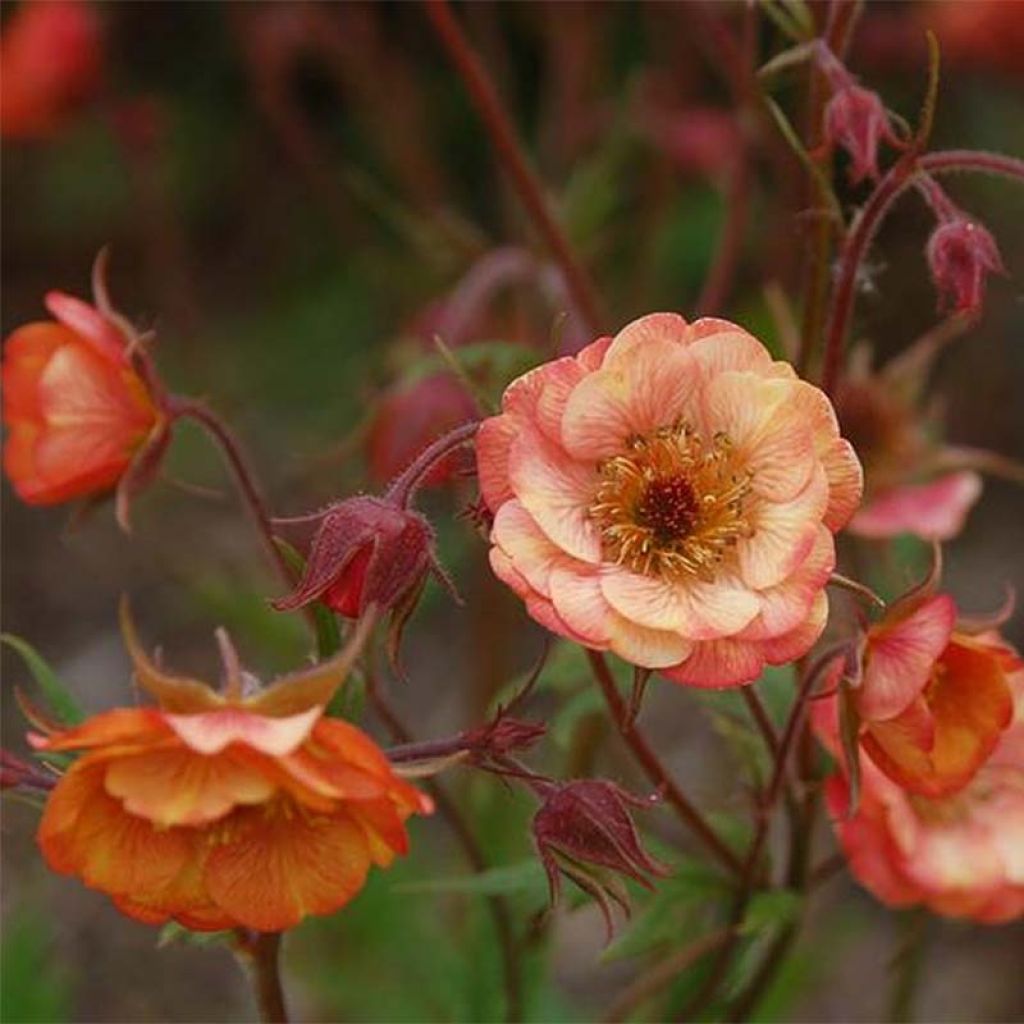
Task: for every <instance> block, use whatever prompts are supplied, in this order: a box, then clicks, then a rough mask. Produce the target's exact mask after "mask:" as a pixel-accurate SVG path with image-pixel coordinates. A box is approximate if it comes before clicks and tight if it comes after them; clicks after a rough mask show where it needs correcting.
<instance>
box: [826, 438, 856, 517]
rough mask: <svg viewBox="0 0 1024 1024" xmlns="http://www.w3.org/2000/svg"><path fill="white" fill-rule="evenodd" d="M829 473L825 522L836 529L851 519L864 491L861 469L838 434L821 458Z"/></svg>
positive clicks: (827, 474)
mask: <svg viewBox="0 0 1024 1024" xmlns="http://www.w3.org/2000/svg"><path fill="white" fill-rule="evenodd" d="M821 464H822V466H824V467H825V476H827V477H828V490H829V496H828V508H827V509H825V520H824V522H825V525H826V526H827V527H828V528H829V529H830V530H831V531H832V532H833V533H836V532H838V531H839V530H841V529H842V528H843V527H844V526H846V524H847V523H848V522H849V521H850V517H851V516H852V515H853V513H854V512H856V511H857V506H858V505H859V504H860V499H861V497H862V495H863V494H864V469H863V467H862V466H861V464H860V459H858V458H857V453H856V452H855V451H854V450H853V445H851V444H850V442H849V441H847V440H846V439H845V438H842V437H840V438H838V439H837V440H836V441H834V442H833V443H832V445H831V446H830V447H829V448H828V449H827V450H826V452H825V454H824V455H823V456H822V458H821Z"/></svg>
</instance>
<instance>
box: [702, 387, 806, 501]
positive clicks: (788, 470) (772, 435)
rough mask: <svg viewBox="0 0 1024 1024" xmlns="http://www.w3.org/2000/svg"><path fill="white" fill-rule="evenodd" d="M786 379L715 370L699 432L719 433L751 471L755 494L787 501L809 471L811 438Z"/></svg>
mask: <svg viewBox="0 0 1024 1024" xmlns="http://www.w3.org/2000/svg"><path fill="white" fill-rule="evenodd" d="M792 392H793V386H792V382H790V381H787V380H777V379H772V378H763V377H758V376H756V375H755V374H753V373H749V372H736V371H729V372H727V373H720V374H718V376H716V377H715V378H714V379H713V380H712V381H710V383H709V384H708V386H707V387H706V388H705V389H704V393H703V396H702V402H701V405H702V411H703V426H704V433H705V435H706V436H708V437H713V436H715V435H716V434H719V433H722V434H725V435H726V436H727V437H728V438H729V441H730V443H731V445H732V448H733V451H734V453H735V454H734V460H735V464H736V465H737V466H738V467H739V468H741V469H742V470H744V471H746V472H749V473H751V474H752V478H751V487H752V488H753V491H754V493H755V494H758V495H761V496H762V497H765V498H768V499H769V500H771V501H777V502H778V501H790V500H792V499H793V498H795V497H796V495H797V494H799V493H800V492H801V491H802V490H803V488H804V487H806V485H807V481H808V480H809V479H810V476H811V473H812V472H813V471H814V464H815V454H814V443H813V438H812V436H811V432H810V430H809V429H808V426H807V423H806V422H805V420H804V418H803V416H802V415H801V414H800V410H799V408H798V407H797V406H795V405H794V404H793V403H791V402H790V401H789V399H790V396H791V395H792Z"/></svg>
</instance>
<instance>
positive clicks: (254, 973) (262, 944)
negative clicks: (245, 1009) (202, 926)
mask: <svg viewBox="0 0 1024 1024" xmlns="http://www.w3.org/2000/svg"><path fill="white" fill-rule="evenodd" d="M235 940H236V941H235V953H236V955H237V957H238V959H239V961H240V963H241V964H242V966H243V967H244V968H245V972H246V974H247V975H248V976H249V980H250V983H251V984H252V991H253V996H254V997H255V999H256V1006H257V1007H258V1009H259V1014H260V1020H261V1021H262V1022H263V1024H288V1010H287V1009H286V1007H285V1001H284V989H283V988H282V987H281V969H280V950H281V933H280V932H249V931H246V930H244V929H241V928H240V929H238V931H236V933H235Z"/></svg>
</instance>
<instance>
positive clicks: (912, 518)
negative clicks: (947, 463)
mask: <svg viewBox="0 0 1024 1024" xmlns="http://www.w3.org/2000/svg"><path fill="white" fill-rule="evenodd" d="M980 496H981V477H980V476H978V474H977V473H973V472H971V471H970V470H964V471H963V472H959V473H950V474H949V475H948V476H943V477H939V478H938V479H937V480H932V481H930V482H928V483H926V484H907V485H905V486H903V487H894V488H893V489H892V490H889V491H885V492H883V493H882V494H880V495H878V496H877V497H875V498H873V499H872V500H871V501H870V502H869V503H868V504H867V505H865V506H864V507H863V508H862V509H861V510H860V511H859V512H858V513H857V514H856V515H855V516H854V517H853V520H852V522H851V523H850V532H851V533H856V534H858V535H859V536H861V537H879V538H884V537H895V536H898V535H899V534H901V533H913V534H915V535H916V536H918V537H923V538H924V539H925V540H951V539H952V538H953V537H955V536H956V535H957V534H958V533H959V532H960V531H961V530H962V529H963V526H964V521H965V520H966V518H967V513H968V512H969V511H970V510H971V507H972V506H973V505H974V503H975V502H976V501H977V500H978V498H979V497H980Z"/></svg>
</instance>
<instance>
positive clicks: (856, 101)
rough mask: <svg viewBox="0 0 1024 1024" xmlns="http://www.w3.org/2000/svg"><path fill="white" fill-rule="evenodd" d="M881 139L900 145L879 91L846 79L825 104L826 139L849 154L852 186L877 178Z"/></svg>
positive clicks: (828, 142) (831, 144)
mask: <svg viewBox="0 0 1024 1024" xmlns="http://www.w3.org/2000/svg"><path fill="white" fill-rule="evenodd" d="M882 140H885V141H887V142H889V143H890V144H892V145H895V146H900V145H901V142H900V140H899V138H897V136H896V135H895V133H894V132H893V130H892V126H891V124H890V122H889V115H888V113H887V112H886V109H885V104H884V103H882V100H881V98H880V97H879V95H878V93H876V92H872V91H871V90H870V89H865V88H863V87H861V86H859V85H857V84H855V83H854V82H853V80H852V79H851V80H849V81H847V82H845V83H844V84H843V85H841V86H840V87H839V88H838V89H837V90H836V92H835V93H834V94H833V96H832V99H830V100H829V102H828V106H827V107H825V142H826V144H827V145H828V146H839V147H841V148H842V149H844V150H846V152H847V153H848V154H849V156H850V160H851V164H850V181H851V182H853V184H854V185H856V184H858V183H860V182H861V181H863V180H864V179H865V178H877V177H878V146H879V143H880V142H882Z"/></svg>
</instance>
